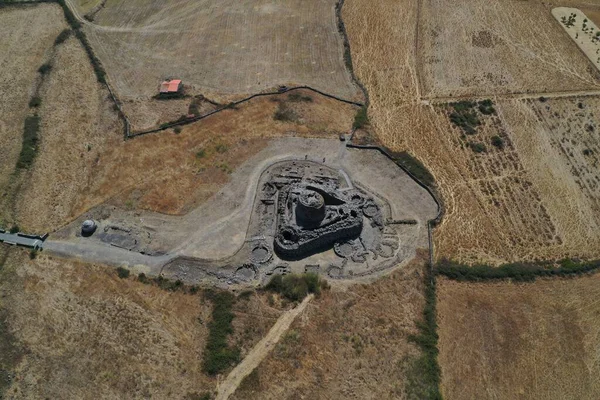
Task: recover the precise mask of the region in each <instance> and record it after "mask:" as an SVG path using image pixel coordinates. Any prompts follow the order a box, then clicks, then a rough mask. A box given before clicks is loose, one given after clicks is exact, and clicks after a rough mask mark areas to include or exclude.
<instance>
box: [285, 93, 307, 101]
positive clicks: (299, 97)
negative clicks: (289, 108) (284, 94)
mask: <svg viewBox="0 0 600 400" xmlns="http://www.w3.org/2000/svg"><path fill="white" fill-rule="evenodd" d="M288 100H289V101H291V102H293V103H300V102H306V103H311V102H312V101H313V98H312V97H310V96H303V95H301V94H300V93H298V92H294V93H290V94H289V95H288Z"/></svg>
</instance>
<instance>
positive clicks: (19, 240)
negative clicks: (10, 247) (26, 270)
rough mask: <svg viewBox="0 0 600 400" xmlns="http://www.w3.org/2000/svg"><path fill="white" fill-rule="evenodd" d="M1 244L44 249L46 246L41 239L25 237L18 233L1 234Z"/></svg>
mask: <svg viewBox="0 0 600 400" xmlns="http://www.w3.org/2000/svg"><path fill="white" fill-rule="evenodd" d="M0 242H6V243H7V244H16V245H19V246H24V247H30V248H42V247H43V244H44V242H42V241H41V240H40V239H32V238H27V237H23V236H19V235H17V234H16V233H0Z"/></svg>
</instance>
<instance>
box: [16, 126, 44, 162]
mask: <svg viewBox="0 0 600 400" xmlns="http://www.w3.org/2000/svg"><path fill="white" fill-rule="evenodd" d="M39 129H40V117H38V116H37V115H33V116H29V117H27V118H25V124H24V127H23V144H22V147H21V153H20V154H19V159H18V160H17V168H29V167H30V166H31V164H32V163H33V160H34V158H35V155H36V153H37V143H38V140H39V138H38V132H39Z"/></svg>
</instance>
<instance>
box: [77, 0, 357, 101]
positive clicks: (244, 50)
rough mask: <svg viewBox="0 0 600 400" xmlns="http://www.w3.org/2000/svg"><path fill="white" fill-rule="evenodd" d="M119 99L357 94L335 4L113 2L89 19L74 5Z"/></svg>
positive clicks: (82, 6)
mask: <svg viewBox="0 0 600 400" xmlns="http://www.w3.org/2000/svg"><path fill="white" fill-rule="evenodd" d="M71 3H75V4H74V6H75V9H76V11H77V12H78V14H80V17H82V16H83V15H84V14H86V13H87V15H88V18H89V19H91V20H92V22H89V21H85V20H84V22H85V29H84V30H85V32H86V34H87V35H88V37H89V39H90V42H91V44H92V46H93V47H94V50H95V51H96V52H97V54H98V57H99V58H100V60H101V61H102V63H103V65H104V66H105V68H106V70H107V72H108V75H109V78H110V82H111V84H112V85H113V86H114V87H115V89H116V90H117V92H118V93H119V95H120V96H121V97H122V98H123V99H133V98H139V97H143V98H148V97H150V96H153V95H154V94H156V92H157V89H158V84H159V83H160V81H161V80H163V79H165V78H169V77H177V78H180V79H183V81H184V83H185V84H186V85H187V88H188V90H190V91H191V92H193V93H199V92H202V93H213V94H217V95H218V94H220V95H240V94H247V93H255V92H259V91H262V90H264V89H267V88H273V87H275V86H277V85H281V84H287V85H293V84H296V85H299V84H305V85H311V86H314V87H316V88H318V89H320V90H323V91H326V92H328V93H331V94H335V95H338V96H342V97H347V98H353V97H356V96H357V95H358V94H359V92H358V90H357V87H356V86H355V85H354V84H353V83H352V80H351V77H350V74H349V73H348V71H347V70H346V67H345V65H344V60H343V42H342V38H341V35H340V33H339V32H338V27H337V19H336V15H335V5H336V1H335V0H323V1H317V2H311V3H307V2H305V1H301V0H293V1H288V2H284V3H281V2H279V3H273V2H267V1H263V0H253V1H249V2H239V1H234V0H226V1H215V0H200V1H189V0H175V1H169V2H164V1H155V0H152V1H148V0H135V1H130V0H127V1H125V0H110V1H106V2H105V4H104V6H101V3H100V2H98V3H96V5H97V6H98V9H97V11H96V12H93V16H92V17H91V18H90V16H91V14H90V10H92V8H90V5H89V4H87V3H86V1H84V0H78V1H72V2H71Z"/></svg>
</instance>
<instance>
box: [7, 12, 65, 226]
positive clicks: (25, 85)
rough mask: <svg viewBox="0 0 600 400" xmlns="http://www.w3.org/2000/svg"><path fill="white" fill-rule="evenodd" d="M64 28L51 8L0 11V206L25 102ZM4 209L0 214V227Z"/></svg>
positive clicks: (16, 148) (14, 156) (15, 153)
mask: <svg viewBox="0 0 600 400" xmlns="http://www.w3.org/2000/svg"><path fill="white" fill-rule="evenodd" d="M65 27H66V24H65V23H64V22H63V19H62V10H61V9H60V8H59V7H58V6H56V5H51V4H43V5H40V6H34V7H18V8H17V7H6V8H1V9H0V36H1V37H2V40H0V84H1V85H2V87H3V88H4V89H3V90H2V96H0V149H1V150H0V205H4V204H5V199H6V197H7V195H8V194H7V193H6V191H7V190H9V188H7V185H8V182H9V179H10V176H11V173H12V172H13V170H14V168H15V165H16V162H17V159H18V156H19V152H20V151H21V143H22V136H23V123H24V121H25V117H26V116H27V115H28V112H29V110H28V106H27V104H28V102H29V100H30V96H31V95H32V94H33V91H34V89H35V86H36V82H37V80H38V73H37V69H38V68H39V67H40V66H41V65H42V64H43V63H44V61H45V60H46V57H47V55H48V53H49V52H50V50H51V47H52V44H53V42H54V39H55V38H56V36H57V35H58V34H59V33H60V31H61V30H63V29H64V28H65ZM5 207H8V206H6V205H4V207H0V208H2V211H0V225H1V224H2V219H3V218H5V217H6V215H5V212H7V209H6V208H5Z"/></svg>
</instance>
